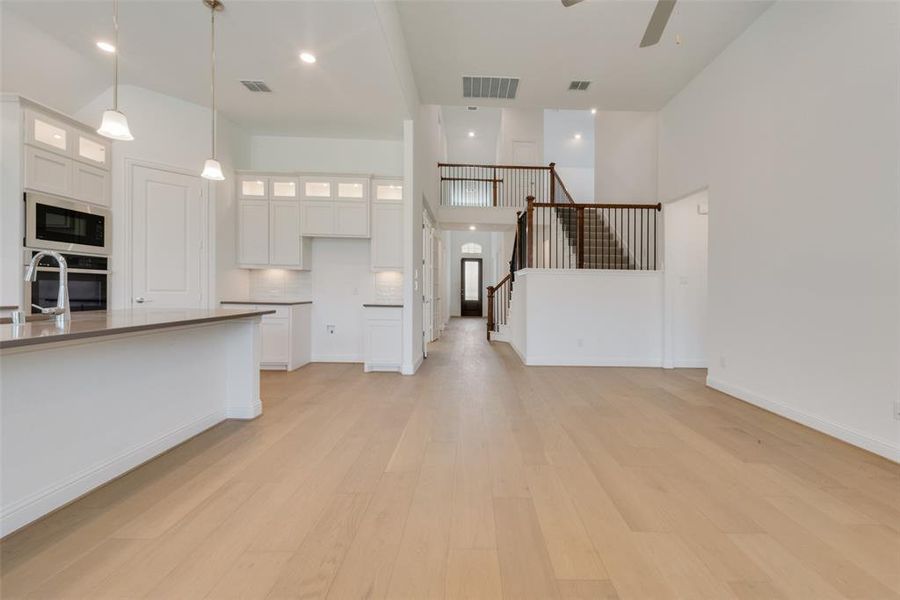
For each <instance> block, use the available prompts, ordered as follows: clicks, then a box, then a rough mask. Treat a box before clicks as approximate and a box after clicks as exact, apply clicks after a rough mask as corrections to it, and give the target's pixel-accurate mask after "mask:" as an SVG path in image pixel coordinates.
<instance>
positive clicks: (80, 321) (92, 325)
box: [0, 308, 275, 349]
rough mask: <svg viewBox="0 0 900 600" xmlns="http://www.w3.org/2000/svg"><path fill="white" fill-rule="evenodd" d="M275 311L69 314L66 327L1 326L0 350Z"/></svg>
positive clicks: (44, 323)
mask: <svg viewBox="0 0 900 600" xmlns="http://www.w3.org/2000/svg"><path fill="white" fill-rule="evenodd" d="M274 312H275V311H274V310H265V309H240V308H229V309H226V308H213V309H181V308H155V309H148V308H135V309H126V310H109V311H90V312H76V313H72V319H71V321H70V322H69V323H68V324H67V325H66V326H65V328H63V329H60V328H57V326H56V324H55V323H54V322H53V321H52V320H42V321H31V322H29V323H25V324H23V325H11V324H4V325H0V349H5V348H18V347H20V346H33V345H36V344H50V343H53V342H62V341H68V340H78V339H84V338H94V337H103V336H109V335H116V334H120V333H132V332H136V331H148V330H152V329H165V328H168V327H180V326H183V325H194V324H198V323H210V322H213V321H228V320H232V319H245V318H247V317H255V316H261V315H268V314H272V313H274Z"/></svg>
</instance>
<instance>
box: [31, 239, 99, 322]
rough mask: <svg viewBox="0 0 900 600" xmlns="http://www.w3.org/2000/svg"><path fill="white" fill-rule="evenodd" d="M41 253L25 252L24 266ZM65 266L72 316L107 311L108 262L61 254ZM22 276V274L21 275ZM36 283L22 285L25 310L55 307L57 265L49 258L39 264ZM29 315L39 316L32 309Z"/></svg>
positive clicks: (77, 255)
mask: <svg viewBox="0 0 900 600" xmlns="http://www.w3.org/2000/svg"><path fill="white" fill-rule="evenodd" d="M38 252H40V250H37V249H35V248H27V249H26V250H25V257H24V258H25V264H26V265H27V264H29V263H30V262H31V257H32V256H34V255H35V254H37V253H38ZM62 255H63V258H65V259H66V264H67V265H68V279H69V306H70V307H71V309H72V312H75V311H84V310H106V307H107V306H106V305H107V296H108V293H109V258H108V257H106V256H89V255H86V254H70V253H65V252H63V253H62ZM23 273H24V271H23ZM36 277H37V278H36V280H35V281H33V282H26V283H25V309H26V310H28V307H30V306H32V305H34V304H37V305H38V306H43V307H48V306H55V305H56V298H57V294H58V292H59V265H57V264H56V261H55V260H54V259H53V258H52V257H49V256H45V257H43V258H42V259H41V261H40V262H39V263H38V268H37V273H36ZM31 312H33V313H36V312H40V311H39V310H38V309H36V308H32V309H31Z"/></svg>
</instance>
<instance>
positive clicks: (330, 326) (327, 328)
mask: <svg viewBox="0 0 900 600" xmlns="http://www.w3.org/2000/svg"><path fill="white" fill-rule="evenodd" d="M325 330H326V331H327V332H328V333H334V325H326V326H325Z"/></svg>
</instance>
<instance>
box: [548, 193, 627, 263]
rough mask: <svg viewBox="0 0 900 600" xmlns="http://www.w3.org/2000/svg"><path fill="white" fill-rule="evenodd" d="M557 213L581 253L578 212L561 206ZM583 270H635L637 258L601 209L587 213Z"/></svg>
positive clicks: (570, 242) (570, 238)
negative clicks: (632, 258) (608, 222)
mask: <svg viewBox="0 0 900 600" xmlns="http://www.w3.org/2000/svg"><path fill="white" fill-rule="evenodd" d="M556 216H557V218H558V219H559V222H560V224H561V225H562V229H563V232H564V233H565V235H566V239H567V241H568V243H569V247H570V248H571V250H572V252H573V253H577V252H578V230H579V227H578V211H577V210H576V209H575V208H568V207H559V208H557V209H556ZM583 218H584V230H583V231H584V240H583V245H584V249H583V250H582V252H583V263H582V267H581V268H584V269H634V268H635V264H634V261H632V260H631V257H630V256H629V254H628V250H627V249H626V248H625V247H624V246H623V244H622V242H621V240H620V239H619V237H618V236H617V235H616V233H615V232H614V231H613V230H612V229H610V227H609V225H608V224H607V222H606V219H605V218H604V217H603V215H602V214H601V213H600V212H599V211H593V210H588V211H585V212H584V217H583Z"/></svg>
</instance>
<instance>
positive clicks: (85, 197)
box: [72, 162, 110, 206]
mask: <svg viewBox="0 0 900 600" xmlns="http://www.w3.org/2000/svg"><path fill="white" fill-rule="evenodd" d="M109 190H110V185H109V171H104V170H103V169H98V168H97V167H92V166H90V165H83V164H81V163H79V162H75V163H73V167H72V195H73V196H75V198H76V199H78V200H81V201H82V202H92V203H94V204H100V205H103V206H109V205H110V197H109Z"/></svg>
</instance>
